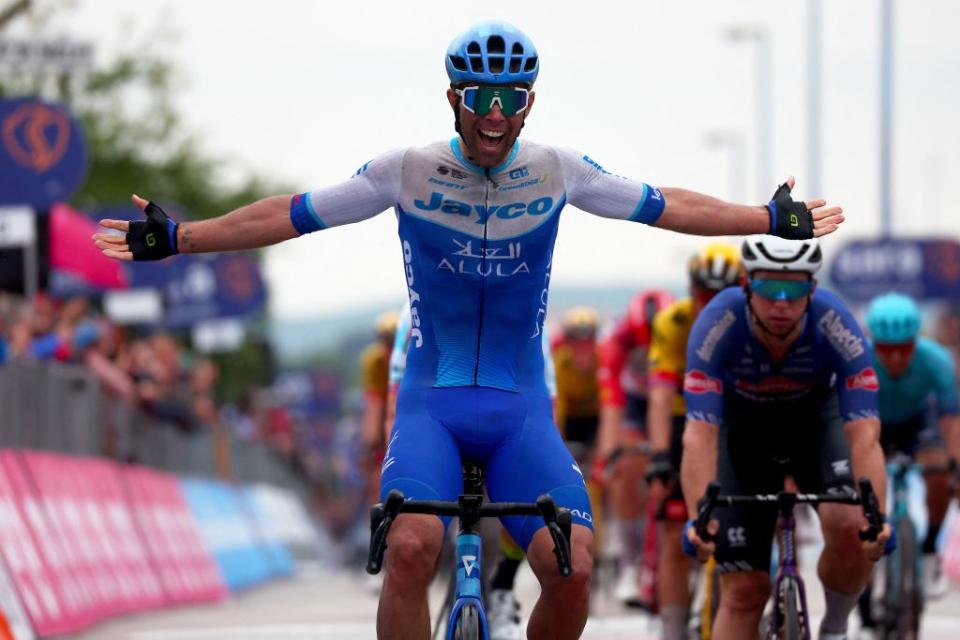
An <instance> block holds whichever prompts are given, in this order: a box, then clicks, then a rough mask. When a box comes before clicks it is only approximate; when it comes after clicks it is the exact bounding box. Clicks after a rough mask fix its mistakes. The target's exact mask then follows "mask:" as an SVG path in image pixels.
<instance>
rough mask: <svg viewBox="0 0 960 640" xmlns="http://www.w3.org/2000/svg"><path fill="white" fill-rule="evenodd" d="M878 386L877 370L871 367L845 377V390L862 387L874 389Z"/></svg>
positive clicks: (868, 389) (865, 389) (867, 389)
mask: <svg viewBox="0 0 960 640" xmlns="http://www.w3.org/2000/svg"><path fill="white" fill-rule="evenodd" d="M879 388H880V380H878V379H877V372H876V371H874V370H873V367H866V368H865V369H863V370H861V371H859V372H857V373H855V374H853V375H852V376H848V377H847V390H848V391H849V390H853V389H863V390H864V391H876V390H877V389H879Z"/></svg>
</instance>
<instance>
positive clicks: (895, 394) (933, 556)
mask: <svg viewBox="0 0 960 640" xmlns="http://www.w3.org/2000/svg"><path fill="white" fill-rule="evenodd" d="M865 320H866V325H867V327H868V329H869V330H870V335H871V338H872V344H871V347H872V351H873V357H874V362H875V363H876V370H877V379H878V381H879V385H880V397H879V401H880V423H881V431H880V444H881V445H882V446H883V449H884V452H886V453H887V454H891V453H895V452H900V453H905V454H907V455H909V456H912V457H913V458H914V459H915V460H916V461H917V462H918V463H920V464H924V465H930V466H940V467H942V466H944V465H946V464H947V463H948V461H949V460H950V458H953V459H957V458H960V402H958V398H957V384H956V375H955V369H954V364H953V358H952V357H951V355H950V352H949V351H947V350H946V349H945V348H944V347H942V346H941V345H940V344H938V343H937V342H935V341H934V340H931V339H930V338H926V337H924V336H921V335H920V327H921V321H922V319H921V316H920V309H919V308H918V307H917V303H916V302H914V301H913V299H912V298H910V297H909V296H906V295H903V294H902V293H885V294H883V295H881V296H878V297H876V298H874V299H873V300H872V301H871V302H870V304H869V306H868V308H867V313H866V317H865ZM945 438H946V439H945ZM948 445H949V446H948ZM948 452H949V453H948ZM924 481H925V483H926V486H927V513H928V523H929V524H928V528H927V537H926V538H925V539H924V541H923V573H924V581H925V582H926V589H925V593H926V595H927V596H928V597H930V598H938V597H940V596H942V595H944V593H945V592H946V586H947V585H946V579H945V577H944V576H943V572H942V569H941V562H940V558H939V557H938V555H937V553H936V551H937V549H936V543H937V537H938V535H939V533H940V528H941V526H942V525H943V521H944V518H945V517H946V513H947V507H948V506H949V504H950V477H949V474H948V473H932V474H931V473H928V474H924ZM860 610H861V617H862V618H863V619H864V620H863V622H864V625H865V626H867V627H869V626H872V622H873V620H872V616H871V614H870V613H871V612H870V609H869V601H868V600H865V601H864V602H863V603H862V605H861V608H860Z"/></svg>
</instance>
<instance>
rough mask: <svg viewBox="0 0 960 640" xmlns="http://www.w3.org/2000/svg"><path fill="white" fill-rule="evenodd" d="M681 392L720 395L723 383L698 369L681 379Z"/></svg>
mask: <svg viewBox="0 0 960 640" xmlns="http://www.w3.org/2000/svg"><path fill="white" fill-rule="evenodd" d="M683 390H684V391H688V392H690V393H720V392H722V391H723V383H722V382H720V380H718V379H717V378H711V377H710V376H708V375H707V374H706V373H704V372H703V371H700V370H699V369H693V370H691V371H688V372H687V375H686V376H685V377H684V378H683Z"/></svg>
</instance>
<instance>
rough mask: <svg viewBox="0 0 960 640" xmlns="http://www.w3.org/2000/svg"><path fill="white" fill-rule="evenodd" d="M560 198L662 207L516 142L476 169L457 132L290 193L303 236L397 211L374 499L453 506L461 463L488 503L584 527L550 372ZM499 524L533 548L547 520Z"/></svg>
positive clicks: (574, 158)
mask: <svg viewBox="0 0 960 640" xmlns="http://www.w3.org/2000/svg"><path fill="white" fill-rule="evenodd" d="M568 203H569V204H571V205H573V206H575V207H578V208H580V209H583V210H584V211H587V212H589V213H593V214H596V215H600V216H604V217H608V218H618V219H623V220H633V221H636V222H643V223H647V224H652V223H654V222H656V221H657V220H658V219H659V217H660V215H661V214H662V212H663V209H664V207H665V202H664V197H663V195H662V194H661V192H660V191H659V190H657V189H656V188H654V187H651V186H649V185H646V184H644V183H641V182H634V181H631V180H628V179H626V178H622V177H619V176H615V175H613V174H611V173H609V172H608V171H605V170H604V169H603V168H602V167H601V166H600V165H598V164H597V163H596V162H594V161H593V160H591V159H590V158H589V157H587V156H585V155H583V154H582V153H578V152H575V151H569V150H561V149H555V148H552V147H547V146H543V145H539V144H534V143H530V142H523V143H521V142H519V141H517V142H516V143H515V145H514V147H513V149H512V150H511V151H510V153H509V154H508V157H507V158H506V160H505V161H504V162H503V163H502V164H501V165H500V166H497V167H493V168H491V169H483V168H481V167H478V166H476V165H474V164H472V163H471V162H470V161H469V160H468V159H467V158H466V157H464V155H463V152H462V151H461V148H460V141H459V138H454V139H453V140H451V141H449V142H443V143H436V144H432V145H429V146H426V147H419V148H410V149H406V150H400V151H392V152H389V153H386V154H383V155H381V156H378V157H377V158H375V159H373V160H371V161H370V162H368V163H367V164H365V165H363V166H362V167H361V168H360V169H359V170H358V171H357V173H356V175H354V176H353V177H352V178H351V179H349V180H347V181H345V182H343V183H341V184H339V185H335V186H332V187H328V188H325V189H318V190H315V191H310V192H307V193H303V194H300V195H297V196H294V197H293V199H292V201H291V206H290V219H291V222H292V223H293V226H294V227H295V228H296V229H297V231H299V232H300V233H309V232H311V231H318V230H321V229H326V228H328V227H334V226H337V225H342V224H347V223H350V222H357V221H360V220H364V219H366V218H370V217H372V216H374V215H376V214H378V213H380V212H382V211H384V210H385V209H387V208H389V207H393V208H394V210H395V211H396V215H397V220H398V228H399V235H400V246H401V249H402V255H403V263H404V271H405V274H406V280H407V289H408V294H409V296H408V297H409V301H410V329H409V345H408V346H407V349H406V363H405V370H404V373H403V380H402V382H401V383H400V390H399V393H398V399H397V417H396V421H395V422H394V426H393V430H392V432H391V435H390V442H389V445H388V447H387V452H386V456H385V458H384V462H383V468H382V471H381V482H380V487H381V489H380V490H381V496H385V495H386V494H387V493H388V492H389V491H391V490H393V489H398V490H400V491H402V492H403V494H404V495H405V496H406V497H408V498H415V499H430V500H455V499H456V497H457V495H458V494H459V493H460V492H461V490H462V488H463V475H462V466H461V463H462V458H463V457H467V456H469V457H470V458H472V459H474V460H476V461H477V462H479V463H480V464H481V465H482V466H483V467H484V469H485V470H486V488H487V493H488V494H489V496H490V499H491V500H494V501H510V502H536V500H537V498H538V496H540V495H543V494H550V495H551V496H553V498H554V499H555V500H556V501H557V503H558V504H560V505H562V506H565V507H567V508H569V509H570V510H571V514H572V516H573V522H574V523H575V524H579V525H582V526H585V527H591V528H592V525H593V517H592V515H591V512H590V500H589V497H588V495H587V491H586V486H585V484H584V480H583V474H582V473H581V471H580V469H579V467H578V466H577V464H576V462H574V460H573V458H572V457H571V456H570V453H569V451H568V450H567V448H566V447H565V446H564V444H563V441H562V440H561V438H560V435H559V433H558V431H557V429H556V427H555V426H554V424H553V406H552V401H551V398H550V394H549V390H548V387H547V383H546V379H545V376H544V370H545V363H544V348H543V344H544V343H543V340H544V336H543V333H544V329H543V326H544V320H545V316H546V312H547V292H548V289H549V286H550V269H551V263H552V258H553V246H554V240H555V239H556V235H557V225H558V223H559V219H560V212H561V211H562V210H563V208H564V206H565V205H566V204H568ZM504 526H505V527H506V528H507V530H508V531H509V532H510V534H511V535H512V536H513V538H514V540H516V542H517V544H519V545H520V546H521V548H524V549H526V547H527V545H528V544H529V543H530V540H531V539H532V537H533V535H534V533H536V531H537V530H538V529H539V528H540V527H542V526H543V521H542V519H539V518H526V517H511V518H505V519H504Z"/></svg>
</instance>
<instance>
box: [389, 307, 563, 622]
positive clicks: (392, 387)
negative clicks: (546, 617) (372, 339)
mask: <svg viewBox="0 0 960 640" xmlns="http://www.w3.org/2000/svg"><path fill="white" fill-rule="evenodd" d="M547 327H548V325H546V324H544V325H543V331H542V333H541V341H540V342H541V345H542V348H543V363H544V369H543V375H544V382H545V383H546V385H547V393H548V394H550V399H551V400H552V401H553V402H554V403H556V399H557V376H556V370H555V368H554V364H553V353H552V352H551V350H550V345H551V343H550V332H549V330H548V328H547ZM411 337H412V331H411V326H410V303H409V302H407V303H406V304H405V305H404V306H403V308H402V309H401V310H400V317H399V320H398V324H397V333H396V337H395V339H394V342H393V352H392V353H391V354H390V377H389V392H388V398H389V400H388V402H387V420H388V422H387V424H386V425H385V434H386V438H385V441H386V442H389V441H390V431H391V430H392V428H393V423H394V419H395V416H396V412H395V409H396V400H397V392H398V391H399V389H400V383H401V382H402V381H403V372H404V371H405V370H406V368H407V349H408V348H409V346H410V339H411ZM554 415H556V405H555V404H554ZM499 546H500V560H499V562H498V563H497V566H496V569H494V571H493V574H492V575H491V578H490V592H489V593H487V624H488V626H489V630H490V640H519V639H520V638H522V637H523V627H522V626H521V618H520V603H519V602H517V598H516V595H515V594H514V592H513V587H514V579H515V577H516V573H517V569H519V567H520V564H521V563H522V562H523V558H524V553H523V549H520V548H519V547H518V546H517V543H516V542H514V540H513V538H511V537H510V534H509V533H508V532H507V531H506V530H502V531H501V532H500V539H499Z"/></svg>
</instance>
